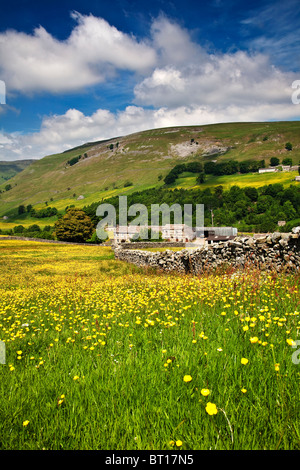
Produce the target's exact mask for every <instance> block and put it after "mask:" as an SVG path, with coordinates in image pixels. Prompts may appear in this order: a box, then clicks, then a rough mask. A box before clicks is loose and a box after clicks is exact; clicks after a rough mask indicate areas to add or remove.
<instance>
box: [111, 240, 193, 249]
mask: <svg viewBox="0 0 300 470" xmlns="http://www.w3.org/2000/svg"><path fill="white" fill-rule="evenodd" d="M185 245H186V244H185V242H128V243H126V242H123V243H119V244H118V245H116V246H115V247H114V248H119V249H122V250H126V249H130V250H131V249H133V250H138V249H139V248H173V247H174V248H184V247H185Z"/></svg>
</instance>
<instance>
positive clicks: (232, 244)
mask: <svg viewBox="0 0 300 470" xmlns="http://www.w3.org/2000/svg"><path fill="white" fill-rule="evenodd" d="M115 257H116V258H117V259H119V260H123V261H127V262H130V263H133V264H135V265H137V266H148V267H152V268H158V269H160V270H162V271H167V272H172V271H175V272H178V273H183V274H184V273H191V274H195V275H197V274H201V273H203V272H207V271H211V270H214V269H215V268H218V267H221V266H232V267H235V268H244V267H251V266H255V267H257V268H259V269H262V270H275V271H277V272H280V271H282V270H290V271H299V266H300V232H299V231H297V230H295V231H294V233H279V232H275V233H273V234H270V235H267V236H265V237H262V238H257V239H254V238H253V237H236V238H235V239H234V240H230V241H227V242H224V243H218V244H217V243H216V244H213V245H208V246H205V247H201V248H198V249H194V250H188V249H183V250H180V251H171V250H166V251H164V252H149V251H141V250H132V249H130V250H126V249H120V248H116V249H115Z"/></svg>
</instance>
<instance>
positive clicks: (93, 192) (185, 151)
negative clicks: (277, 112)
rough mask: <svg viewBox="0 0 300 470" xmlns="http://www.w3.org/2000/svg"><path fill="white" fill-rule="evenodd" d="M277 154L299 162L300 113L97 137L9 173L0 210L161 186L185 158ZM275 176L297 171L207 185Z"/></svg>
mask: <svg viewBox="0 0 300 470" xmlns="http://www.w3.org/2000/svg"><path fill="white" fill-rule="evenodd" d="M286 142H291V143H292V144H293V150H292V151H288V150H286V149H285V144H286ZM273 156H276V157H278V158H279V160H280V161H282V159H283V158H285V157H287V156H288V157H290V158H292V160H293V164H295V165H296V164H298V163H299V161H300V121H288V122H256V123H226V124H213V125H205V126H188V127H173V128H164V129H153V130H148V131H143V132H138V133H135V134H131V135H128V136H124V137H118V138H114V139H110V140H106V141H100V142H91V143H87V144H84V145H82V146H80V147H76V148H74V149H72V150H69V151H64V152H62V153H60V154H56V155H50V156H46V157H44V158H41V159H40V160H35V161H33V162H32V163H31V164H30V165H29V166H27V167H26V168H25V169H24V170H23V171H21V172H20V173H18V174H16V175H15V176H13V177H12V178H11V179H10V180H9V183H10V185H11V189H10V190H8V191H7V190H5V186H6V185H7V183H6V182H3V183H2V184H1V185H0V190H1V191H2V192H1V193H0V217H1V218H3V216H8V219H7V220H6V221H5V222H4V221H2V224H3V223H5V224H7V227H8V224H9V223H10V218H11V216H12V215H13V214H14V217H12V218H13V219H14V220H15V215H16V210H17V208H18V207H19V205H21V204H22V205H25V206H27V205H29V204H31V205H33V206H34V207H35V208H37V209H38V208H42V207H45V203H47V204H48V205H49V206H51V207H56V208H57V209H58V211H60V210H64V209H65V207H66V206H68V205H71V204H74V205H75V206H78V207H83V206H84V205H87V204H91V203H92V202H95V201H101V200H102V199H105V198H107V197H111V196H114V195H118V194H126V193H132V192H134V191H141V190H144V189H148V188H155V187H160V186H162V185H163V184H164V182H163V178H164V177H165V176H166V174H167V173H168V172H169V171H170V170H171V169H172V168H173V167H174V166H175V165H176V164H178V163H182V162H189V161H195V160H197V161H200V162H203V163H204V162H207V161H212V160H214V161H217V162H221V161H225V160H231V159H233V160H238V161H244V160H248V159H255V160H262V159H265V162H266V166H268V165H269V163H270V158H271V157H273ZM79 157H80V158H79ZM293 177H295V175H294V176H293ZM274 178H275V180H276V181H277V180H280V182H282V183H283V184H285V185H288V184H291V182H292V179H293V178H292V174H291V173H284V172H281V173H280V174H279V173H276V174H268V175H259V174H258V173H256V174H251V175H250V174H246V175H230V176H227V177H225V176H223V177H209V178H207V180H206V182H205V185H204V186H203V187H205V186H214V185H216V184H223V185H225V186H226V185H227V186H228V185H229V186H230V185H233V184H241V185H245V184H249V185H254V186H260V185H262V184H269V183H268V182H270V183H272V182H273V181H272V180H274ZM296 184H297V183H296ZM298 184H299V183H298ZM195 185H196V176H195V175H186V177H181V178H179V179H178V181H176V184H175V185H171V187H185V188H186V189H187V188H192V187H195ZM2 224H1V227H3V225H2ZM14 225H15V223H14Z"/></svg>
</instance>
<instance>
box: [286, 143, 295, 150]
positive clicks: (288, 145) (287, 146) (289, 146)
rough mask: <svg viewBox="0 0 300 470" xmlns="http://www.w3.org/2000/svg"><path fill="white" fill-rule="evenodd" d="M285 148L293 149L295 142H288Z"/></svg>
mask: <svg viewBox="0 0 300 470" xmlns="http://www.w3.org/2000/svg"><path fill="white" fill-rule="evenodd" d="M285 148H286V150H293V144H291V142H287V143H286V144H285Z"/></svg>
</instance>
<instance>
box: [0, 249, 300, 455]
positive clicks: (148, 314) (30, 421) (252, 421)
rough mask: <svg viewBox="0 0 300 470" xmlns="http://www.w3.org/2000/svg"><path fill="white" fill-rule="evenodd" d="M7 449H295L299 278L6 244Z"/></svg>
mask: <svg viewBox="0 0 300 470" xmlns="http://www.w3.org/2000/svg"><path fill="white" fill-rule="evenodd" d="M0 292H1V296H0V299H1V300H0V340H1V341H2V342H4V343H5V348H6V360H5V363H4V364H0V393H1V400H0V449H2V450H4V449H11V450H13V449H24V450H28V449H35V450H42V449H46V450H57V449H63V450H75V449H76V450H87V449H91V450H93V449H95V450H97V449H99V450H101V449H102V450H104V449H105V450H109V449H113V450H151V449H156V450H157V449H159V450H170V449H172V450H174V451H177V450H189V449H199V450H201V449H202V450H204V449H205V450H208V449H212V450H214V449H217V450H254V449H259V450H261V449H267V450H271V449H284V450H288V449H289V450H291V449H299V448H300V413H299V411H300V409H299V403H300V401H299V398H300V391H299V390H300V389H299V379H300V364H299V357H300V350H299V353H298V351H297V347H298V348H299V343H298V341H297V338H298V336H299V328H300V315H299V312H300V306H299V274H290V275H288V274H285V275H284V274H277V273H272V272H268V273H265V272H260V271H256V270H249V271H240V272H238V271H234V270H227V271H223V272H214V273H211V274H206V275H203V276H199V277H192V276H189V275H185V276H181V275H176V274H171V275H170V274H169V275H168V274H162V273H159V272H155V271H152V270H143V269H141V268H137V267H135V266H133V265H129V264H126V263H124V262H121V261H118V260H115V259H114V253H113V251H112V250H111V249H110V248H109V247H101V246H83V245H82V246H80V245H64V244H48V243H39V242H29V241H13V240H3V241H0Z"/></svg>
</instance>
